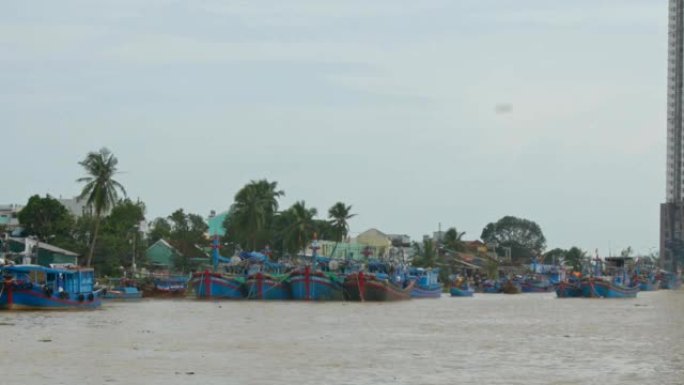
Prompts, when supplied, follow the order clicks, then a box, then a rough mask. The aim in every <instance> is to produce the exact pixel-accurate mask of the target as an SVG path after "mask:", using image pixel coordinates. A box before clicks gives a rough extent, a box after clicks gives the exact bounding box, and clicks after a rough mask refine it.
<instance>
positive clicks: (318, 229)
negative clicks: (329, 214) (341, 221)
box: [313, 219, 337, 240]
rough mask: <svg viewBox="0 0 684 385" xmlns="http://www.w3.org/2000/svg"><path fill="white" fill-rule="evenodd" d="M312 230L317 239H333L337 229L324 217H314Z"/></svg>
mask: <svg viewBox="0 0 684 385" xmlns="http://www.w3.org/2000/svg"><path fill="white" fill-rule="evenodd" d="M313 228H314V232H315V233H316V236H317V237H318V239H321V240H323V239H325V240H335V238H336V237H337V230H336V229H335V228H334V227H333V225H332V224H331V223H330V221H326V220H324V219H314V226H313Z"/></svg>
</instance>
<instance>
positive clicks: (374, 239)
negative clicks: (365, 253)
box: [356, 229, 392, 258]
mask: <svg viewBox="0 0 684 385" xmlns="http://www.w3.org/2000/svg"><path fill="white" fill-rule="evenodd" d="M356 243H359V244H362V245H364V246H368V248H369V249H370V250H371V252H372V254H371V257H375V258H384V257H387V253H389V250H390V247H392V241H391V240H390V237H389V236H387V234H385V233H383V232H382V231H380V230H378V229H368V230H366V231H364V232H362V233H361V234H359V235H357V236H356Z"/></svg>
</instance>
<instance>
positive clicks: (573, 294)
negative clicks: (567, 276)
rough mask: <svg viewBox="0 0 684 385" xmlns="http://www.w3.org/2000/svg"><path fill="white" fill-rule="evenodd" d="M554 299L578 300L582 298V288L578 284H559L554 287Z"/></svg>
mask: <svg viewBox="0 0 684 385" xmlns="http://www.w3.org/2000/svg"><path fill="white" fill-rule="evenodd" d="M556 297H558V298H579V297H582V287H581V286H580V284H579V283H570V282H559V283H558V285H557V286H556Z"/></svg>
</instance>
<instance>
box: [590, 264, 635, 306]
mask: <svg viewBox="0 0 684 385" xmlns="http://www.w3.org/2000/svg"><path fill="white" fill-rule="evenodd" d="M629 260H631V258H630V257H607V258H605V262H604V261H601V259H600V258H599V257H598V255H597V256H596V258H595V259H594V261H593V262H594V266H593V267H594V272H593V276H592V277H588V278H584V279H583V280H582V283H581V287H582V296H583V297H586V298H635V297H636V296H637V293H638V292H639V284H638V283H636V282H631V281H630V279H629V278H628V274H627V262H628V261H629ZM604 263H605V264H606V271H605V272H604V271H603V264H604Z"/></svg>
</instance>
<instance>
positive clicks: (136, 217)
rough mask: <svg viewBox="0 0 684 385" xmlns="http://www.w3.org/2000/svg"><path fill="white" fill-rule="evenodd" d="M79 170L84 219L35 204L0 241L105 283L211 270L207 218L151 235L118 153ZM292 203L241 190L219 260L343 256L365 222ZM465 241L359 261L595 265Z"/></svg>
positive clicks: (506, 229)
mask: <svg viewBox="0 0 684 385" xmlns="http://www.w3.org/2000/svg"><path fill="white" fill-rule="evenodd" d="M78 164H79V165H80V166H82V167H83V169H84V172H85V175H84V176H83V177H82V178H79V179H77V181H76V182H77V183H81V184H83V185H82V191H81V193H80V195H79V196H78V201H79V202H81V203H83V204H84V206H85V209H84V210H83V214H82V215H80V216H74V215H72V214H71V213H70V212H69V211H68V210H67V208H66V207H65V206H64V205H62V204H61V203H60V202H59V201H58V200H57V199H55V198H53V197H51V196H50V195H46V196H44V197H41V196H39V195H33V196H31V197H30V198H29V199H28V202H27V203H26V205H25V206H24V207H23V208H22V209H21V211H19V212H18V214H17V219H18V221H19V228H18V229H8V228H3V227H0V234H2V233H7V232H9V231H10V230H14V232H13V233H12V235H13V236H18V237H32V238H34V239H36V240H38V241H40V242H45V243H49V244H51V245H55V246H57V247H59V248H62V249H65V250H70V251H73V252H74V253H76V254H78V255H79V258H78V261H79V264H81V265H84V266H93V267H94V268H95V271H96V272H97V275H98V276H107V277H120V276H123V275H125V274H126V272H131V271H133V270H135V269H136V267H144V268H147V269H149V270H150V271H154V270H160V269H161V270H166V271H168V272H174V273H190V272H192V271H198V270H200V269H203V268H206V261H207V260H208V257H209V256H210V255H211V248H212V245H211V242H212V239H213V237H214V236H215V235H216V234H211V233H210V226H209V223H208V221H207V220H205V218H204V217H203V216H202V215H200V214H197V213H188V212H185V211H184V209H183V208H179V209H177V210H176V211H174V212H172V213H171V214H169V215H168V216H167V217H159V218H154V219H152V220H151V221H149V223H150V225H149V228H147V227H148V226H146V225H144V224H145V223H147V222H146V221H147V220H148V218H146V216H145V212H146V206H145V203H144V202H143V201H142V200H139V199H138V200H135V201H134V200H132V199H130V198H129V197H128V196H127V194H126V189H125V188H124V186H123V185H122V184H120V183H119V182H118V181H117V180H116V179H115V178H116V176H117V174H118V173H119V172H118V159H117V158H116V156H115V155H114V154H113V153H112V152H111V151H109V150H108V149H107V148H102V149H100V150H99V151H93V152H89V153H88V154H87V155H86V157H85V158H84V159H83V160H82V161H80V162H78ZM284 196H285V191H284V190H282V189H280V188H279V186H278V182H276V181H269V180H266V179H260V180H252V181H251V182H249V183H248V184H246V185H245V186H243V187H242V188H241V189H240V190H239V191H238V192H237V193H236V194H235V196H234V198H233V200H232V202H230V201H228V202H226V207H227V210H226V211H225V212H224V213H222V214H223V216H224V217H225V219H224V220H223V221H222V223H220V226H219V227H220V229H219V230H220V232H221V233H222V234H220V241H219V242H220V247H221V251H220V253H221V255H223V256H226V257H230V256H231V255H234V254H235V253H236V252H238V251H241V250H246V251H259V252H265V254H266V255H267V256H268V258H269V259H271V260H273V261H278V260H280V259H282V258H286V257H289V256H297V255H300V254H306V253H307V252H309V253H310V252H311V244H312V242H314V240H317V241H330V242H333V243H334V244H335V247H337V245H338V244H341V243H345V242H346V243H349V242H351V239H350V237H349V223H348V221H349V220H350V219H352V218H353V217H355V216H356V215H357V213H355V212H354V211H353V206H352V205H350V204H347V203H346V202H334V203H333V204H332V205H331V207H330V208H329V209H328V210H327V212H326V213H324V214H323V213H319V211H318V209H317V208H314V207H309V206H307V204H306V202H305V201H304V200H298V201H296V202H295V203H294V204H293V205H291V206H290V207H287V208H281V207H280V202H279V200H280V198H282V197H284ZM209 219H210V220H212V218H211V217H210V218H209ZM214 220H215V219H214ZM212 230H213V231H215V232H217V230H216V229H212ZM217 236H219V235H217ZM464 236H465V233H464V232H459V231H458V230H457V228H456V227H450V228H448V229H447V230H446V231H444V232H440V233H439V234H438V236H437V237H435V238H432V239H430V238H425V239H424V240H423V241H421V242H415V241H414V242H408V243H407V242H405V241H392V242H391V243H389V244H388V245H387V247H385V248H384V249H383V248H380V247H374V248H371V246H377V245H372V244H367V245H362V246H365V248H364V249H363V250H362V252H361V253H362V254H363V255H364V257H365V258H366V259H368V258H383V257H385V258H388V257H393V258H396V257H397V255H400V256H401V258H402V259H404V262H410V263H411V264H412V265H413V266H416V267H424V268H432V267H438V268H440V270H441V273H440V278H441V280H442V282H447V280H448V279H449V278H448V277H449V275H450V274H452V273H457V272H459V271H461V270H463V268H464V267H467V266H468V265H471V266H472V264H473V263H474V262H473V261H478V262H479V263H478V268H479V269H480V271H481V272H482V274H483V275H484V276H487V277H489V278H493V279H494V278H498V275H499V273H500V272H501V271H504V272H505V271H506V269H508V270H510V271H518V270H520V269H521V268H522V267H524V266H529V264H530V263H537V264H540V265H543V264H554V265H563V266H565V267H566V268H567V269H568V270H572V271H582V267H583V266H584V265H585V264H587V263H590V261H591V257H590V256H589V255H588V253H587V252H586V251H584V250H581V249H580V248H578V247H572V248H570V249H567V250H565V249H561V248H552V249H550V250H547V244H546V238H545V237H544V234H543V232H542V229H541V228H540V226H539V225H538V224H537V223H535V222H534V221H532V220H529V219H524V218H517V217H514V216H504V217H502V218H501V219H499V220H498V221H496V222H491V223H489V224H487V225H486V226H485V228H484V229H483V230H482V234H481V235H480V239H478V240H475V241H467V240H465V239H464ZM160 240H163V241H165V242H167V243H168V244H169V245H170V246H171V247H172V248H173V250H174V254H175V255H174V256H173V260H172V262H171V264H170V266H153V265H152V264H151V263H150V261H148V260H146V254H145V250H147V249H148V247H150V246H151V245H153V244H155V243H156V242H158V241H160ZM359 243H361V244H362V242H359ZM5 251H6V250H5ZM397 251H398V253H399V254H397ZM632 254H633V252H632V250H631V248H627V249H625V250H623V251H622V252H621V256H624V257H629V256H631V255H632ZM640 259H641V260H644V261H646V262H648V264H649V265H653V266H657V264H658V261H657V258H656V255H650V256H645V257H644V256H642V257H640Z"/></svg>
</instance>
